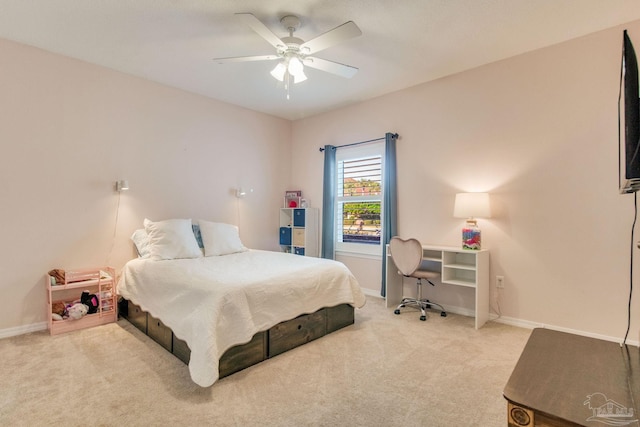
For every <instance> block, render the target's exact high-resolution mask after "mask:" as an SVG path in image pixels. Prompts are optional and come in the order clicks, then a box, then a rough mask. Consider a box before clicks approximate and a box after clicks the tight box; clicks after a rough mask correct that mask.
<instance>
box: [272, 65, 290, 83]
mask: <svg viewBox="0 0 640 427" xmlns="http://www.w3.org/2000/svg"><path fill="white" fill-rule="evenodd" d="M285 71H287V67H286V66H285V65H284V64H283V63H282V62H279V63H278V65H276V67H275V68H274V69H273V70H271V75H272V76H273V78H275V79H276V80H279V81H283V80H284V73H285Z"/></svg>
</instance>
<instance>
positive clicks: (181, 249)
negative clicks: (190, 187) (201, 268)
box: [144, 218, 202, 260]
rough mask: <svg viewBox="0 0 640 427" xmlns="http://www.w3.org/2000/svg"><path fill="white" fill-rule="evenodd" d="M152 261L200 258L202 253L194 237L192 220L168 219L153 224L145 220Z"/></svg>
mask: <svg viewBox="0 0 640 427" xmlns="http://www.w3.org/2000/svg"><path fill="white" fill-rule="evenodd" d="M144 229H145V230H146V232H147V234H148V235H149V252H150V255H151V258H152V259H155V260H161V259H174V258H199V257H201V256H202V252H201V251H200V248H199V247H198V242H196V238H195V236H194V235H193V228H192V227H191V219H168V220H165V221H158V222H153V221H150V220H148V219H146V218H145V220H144Z"/></svg>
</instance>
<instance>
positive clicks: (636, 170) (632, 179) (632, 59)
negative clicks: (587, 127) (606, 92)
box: [618, 30, 640, 194]
mask: <svg viewBox="0 0 640 427" xmlns="http://www.w3.org/2000/svg"><path fill="white" fill-rule="evenodd" d="M620 84H621V86H622V87H621V94H622V96H623V100H621V101H620V102H619V106H618V108H622V107H624V112H623V113H620V114H619V119H618V120H624V133H623V134H621V135H619V147H618V157H619V159H618V162H619V163H618V168H619V172H620V173H619V182H618V184H619V188H620V193H622V194H625V193H634V192H636V191H638V190H640V91H639V89H638V61H637V58H636V52H635V50H634V48H633V43H631V39H630V38H629V35H628V34H627V30H624V36H623V43H622V69H621V82H620ZM620 129H622V124H620Z"/></svg>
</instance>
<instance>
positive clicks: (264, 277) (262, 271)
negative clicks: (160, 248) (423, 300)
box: [118, 250, 365, 387]
mask: <svg viewBox="0 0 640 427" xmlns="http://www.w3.org/2000/svg"><path fill="white" fill-rule="evenodd" d="M118 293H119V294H120V295H122V296H123V297H124V298H126V299H128V300H130V301H132V302H134V303H135V304H138V305H139V306H140V307H141V308H142V309H143V310H145V311H147V312H148V313H150V314H151V315H152V316H154V317H156V318H158V319H160V320H162V322H164V324H165V325H167V326H168V327H170V328H171V329H172V330H173V332H174V333H175V335H176V336H177V337H178V338H180V339H182V340H184V341H186V342H187V344H188V345H189V348H190V349H191V360H190V361H189V372H190V374H191V378H192V379H193V381H194V382H195V383H196V384H198V385H200V386H202V387H208V386H210V385H212V384H213V383H214V382H215V381H216V380H217V379H218V361H219V359H220V357H221V356H222V355H223V354H224V352H225V351H226V350H227V349H229V348H230V347H233V346H234V345H238V344H244V343H246V342H248V341H249V340H251V338H252V337H253V335H254V334H255V333H257V332H260V331H264V330H267V329H269V328H271V327H272V326H274V325H276V324H278V323H280V322H282V321H285V320H289V319H293V318H294V317H296V316H299V315H300V314H306V313H312V312H314V311H316V310H319V309H320V308H322V307H332V306H336V305H339V304H345V303H347V304H351V305H352V306H354V307H357V308H359V307H362V306H363V305H364V303H365V297H364V295H363V293H362V291H361V289H360V286H359V285H358V283H357V281H356V279H355V277H353V275H352V274H351V272H350V271H349V269H347V268H346V267H345V266H344V265H343V264H342V263H340V262H336V261H331V260H326V259H322V258H312V257H305V256H300V255H291V254H285V253H279V252H267V251H259V250H250V251H247V252H241V253H236V254H231V255H223V256H214V257H204V258H196V259H177V260H165V261H152V260H148V259H133V260H131V261H129V262H128V263H127V264H126V265H125V267H124V269H123V272H122V276H121V278H120V281H119V283H118Z"/></svg>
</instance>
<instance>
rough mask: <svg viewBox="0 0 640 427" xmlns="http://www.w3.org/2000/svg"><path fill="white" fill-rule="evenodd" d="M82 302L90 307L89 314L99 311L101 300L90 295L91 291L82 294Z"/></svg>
mask: <svg viewBox="0 0 640 427" xmlns="http://www.w3.org/2000/svg"><path fill="white" fill-rule="evenodd" d="M80 302H81V303H82V304H84V305H86V306H87V307H88V312H87V314H93V313H96V312H97V311H98V306H99V305H100V300H98V297H97V296H96V295H95V294H90V293H89V291H84V292H82V295H81V296H80Z"/></svg>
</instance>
